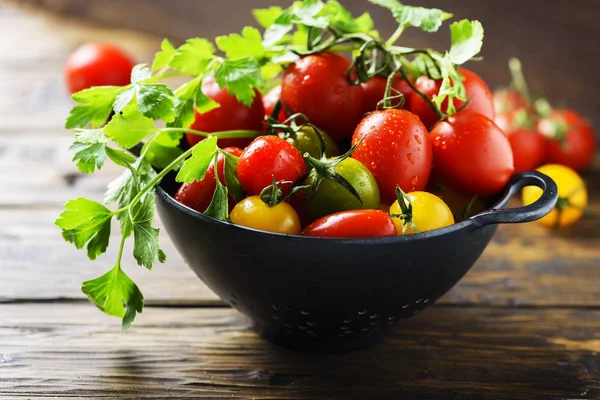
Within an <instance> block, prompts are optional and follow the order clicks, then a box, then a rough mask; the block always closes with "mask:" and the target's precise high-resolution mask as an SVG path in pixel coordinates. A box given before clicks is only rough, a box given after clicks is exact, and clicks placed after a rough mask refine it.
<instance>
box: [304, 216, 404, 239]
mask: <svg viewBox="0 0 600 400" xmlns="http://www.w3.org/2000/svg"><path fill="white" fill-rule="evenodd" d="M396 234H397V231H396V225H394V222H393V221H392V219H391V218H390V216H389V215H388V214H387V213H385V212H383V211H380V210H351V211H342V212H339V213H336V214H332V215H328V216H326V217H324V218H321V219H319V220H318V221H315V222H313V223H312V224H311V225H310V226H308V227H307V228H306V229H304V232H302V235H304V236H316V237H329V238H368V237H385V236H396Z"/></svg>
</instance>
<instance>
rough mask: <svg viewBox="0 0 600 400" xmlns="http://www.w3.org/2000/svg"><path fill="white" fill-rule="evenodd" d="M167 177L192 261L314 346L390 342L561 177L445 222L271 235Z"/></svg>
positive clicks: (282, 330) (182, 247) (243, 308)
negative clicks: (373, 233)
mask: <svg viewBox="0 0 600 400" xmlns="http://www.w3.org/2000/svg"><path fill="white" fill-rule="evenodd" d="M529 185H534V186H538V187H540V188H542V189H543V194H542V196H541V198H540V199H539V200H538V201H537V202H535V203H534V204H531V205H529V206H526V207H521V208H514V209H503V208H502V207H504V206H505V205H506V203H507V201H508V199H509V198H510V197H511V196H512V195H514V194H515V193H517V192H518V191H519V190H520V189H521V188H522V187H524V186H529ZM176 189H177V184H176V183H175V181H174V180H173V179H172V176H170V177H167V178H166V179H165V180H164V181H163V183H162V184H161V187H160V188H158V190H157V197H158V211H159V214H160V216H161V219H162V221H163V223H164V225H165V227H166V230H167V232H168V234H169V236H170V237H171V239H172V240H173V242H174V243H175V246H176V247H177V249H178V250H179V252H180V253H181V255H182V256H183V258H184V259H185V260H186V261H187V263H188V264H189V266H190V267H191V268H192V269H193V270H194V271H195V272H196V274H197V275H198V276H199V277H200V279H202V281H203V282H204V283H206V284H207V285H208V286H209V287H210V288H211V289H212V290H213V291H214V292H215V293H216V294H217V295H219V296H220V297H221V299H223V301H225V302H226V303H228V304H230V305H231V306H232V307H235V308H236V309H238V310H239V311H240V312H242V313H244V314H246V315H247V316H249V317H250V318H251V319H252V320H253V321H254V324H255V327H256V329H257V331H258V332H259V333H260V334H261V335H262V336H264V337H265V338H267V339H269V340H271V341H273V342H275V343H278V344H280V345H283V346H285V347H289V348H293V349H298V350H307V351H327V352H334V351H349V350H353V349H357V348H364V347H367V346H370V345H372V344H374V343H378V342H381V341H382V340H383V339H384V338H385V337H386V336H388V335H390V333H391V332H392V331H393V330H394V329H396V328H398V327H399V326H401V323H402V321H404V320H406V319H407V318H410V317H411V316H413V315H415V314H417V313H419V312H420V311H421V310H423V308H425V307H426V306H428V305H429V304H432V303H434V302H435V301H436V300H437V299H438V298H439V297H441V296H442V295H443V294H444V293H446V292H447V291H448V290H450V288H452V287H453V286H454V285H455V284H456V283H457V282H458V281H459V280H460V279H461V278H462V277H463V276H464V275H465V274H466V272H467V271H468V270H469V268H471V266H472V265H473V264H474V263H475V261H476V260H477V259H478V258H479V256H480V255H481V253H482V252H483V250H484V249H485V247H486V246H487V244H488V243H489V241H490V239H491V238H492V236H493V235H494V233H495V231H496V228H497V224H499V223H518V222H529V221H533V220H536V219H539V218H541V217H543V216H544V215H546V214H548V213H549V212H550V211H551V210H552V208H553V207H554V205H555V203H556V200H557V197H558V194H557V188H556V184H555V183H554V182H553V181H552V180H551V179H550V178H549V177H547V176H545V175H543V174H541V173H539V172H525V173H521V174H517V175H515V176H513V178H512V179H511V181H510V183H509V185H508V187H507V190H506V192H505V193H504V194H503V195H502V196H501V197H500V199H498V201H497V202H496V204H494V205H493V206H492V207H491V208H490V209H489V210H488V211H486V212H484V213H482V214H479V215H476V216H474V217H472V218H470V219H469V220H467V221H464V222H461V223H458V224H455V225H452V226H450V227H447V228H444V229H439V230H436V231H431V232H425V233H420V234H416V235H406V236H397V237H387V238H370V239H322V238H312V237H300V236H286V235H279V234H272V233H267V232H262V231H257V230H253V229H248V228H244V227H240V226H236V225H233V224H229V223H224V222H221V221H217V220H215V219H213V218H210V217H206V216H204V215H203V214H201V213H198V212H196V211H194V210H192V209H190V208H187V207H186V206H184V205H182V204H180V203H178V202H177V201H175V200H174V199H173V197H172V194H173V193H174V192H175V191H176Z"/></svg>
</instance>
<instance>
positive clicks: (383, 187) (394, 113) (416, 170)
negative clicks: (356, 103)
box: [352, 109, 432, 203]
mask: <svg viewBox="0 0 600 400" xmlns="http://www.w3.org/2000/svg"><path fill="white" fill-rule="evenodd" d="M361 139H363V141H362V143H361V144H360V145H359V146H358V148H357V149H356V151H354V153H353V154H352V157H353V158H355V159H357V160H358V161H360V162H361V163H363V164H364V165H365V166H366V167H367V168H368V169H369V171H371V172H372V173H373V175H374V176H375V179H376V180H377V184H378V185H379V190H380V191H381V198H382V199H383V201H384V202H388V203H391V202H393V201H394V199H395V198H396V186H400V188H401V189H402V190H404V191H405V192H412V191H415V190H423V189H424V188H425V186H426V185H427V181H428V180H429V175H430V173H431V160H432V150H431V142H430V140H429V136H428V133H427V129H426V128H425V125H423V123H422V122H421V121H420V120H419V118H418V117H417V116H416V115H414V114H413V113H410V112H408V111H405V110H398V109H390V110H381V111H375V112H373V113H371V114H369V115H367V116H366V117H365V118H364V119H363V120H362V121H361V122H360V124H359V125H358V126H357V127H356V131H355V132H354V136H353V137H352V143H353V144H356V143H357V142H358V141H359V140H361Z"/></svg>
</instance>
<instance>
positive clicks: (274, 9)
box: [252, 6, 283, 28]
mask: <svg viewBox="0 0 600 400" xmlns="http://www.w3.org/2000/svg"><path fill="white" fill-rule="evenodd" d="M282 12H283V10H282V8H281V7H279V6H271V7H269V8H263V9H257V10H252V14H254V19H255V20H256V22H258V23H259V24H260V26H262V27H263V28H268V27H270V26H271V25H273V24H274V23H275V20H276V19H277V18H278V17H279V16H280V15H281V13H282Z"/></svg>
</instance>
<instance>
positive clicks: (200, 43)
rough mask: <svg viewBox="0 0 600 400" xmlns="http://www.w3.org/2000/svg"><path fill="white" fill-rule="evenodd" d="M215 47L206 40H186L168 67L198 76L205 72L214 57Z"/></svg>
mask: <svg viewBox="0 0 600 400" xmlns="http://www.w3.org/2000/svg"><path fill="white" fill-rule="evenodd" d="M214 53H215V47H214V46H213V44H212V43H211V42H209V41H208V40H206V39H201V38H193V39H188V40H187V41H186V42H185V43H184V44H183V45H181V46H180V47H179V48H178V49H177V52H176V53H175V55H174V56H173V58H172V59H171V62H170V63H169V66H170V67H171V68H174V69H176V70H178V71H181V72H183V73H184V74H190V75H199V74H201V73H204V72H206V68H207V67H208V64H209V63H210V62H211V61H212V59H213V58H214V57H215V55H214Z"/></svg>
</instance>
